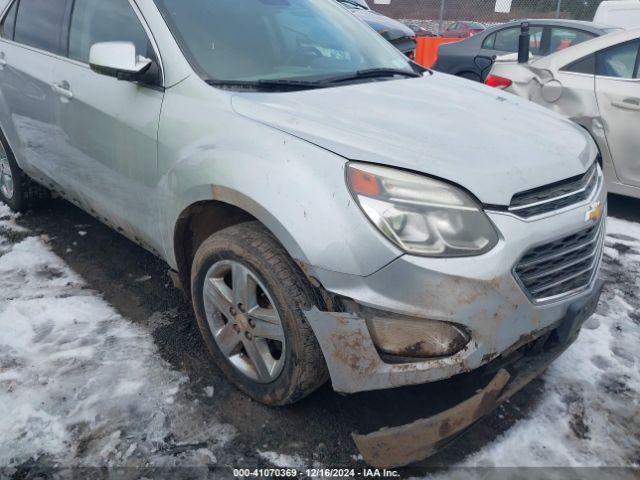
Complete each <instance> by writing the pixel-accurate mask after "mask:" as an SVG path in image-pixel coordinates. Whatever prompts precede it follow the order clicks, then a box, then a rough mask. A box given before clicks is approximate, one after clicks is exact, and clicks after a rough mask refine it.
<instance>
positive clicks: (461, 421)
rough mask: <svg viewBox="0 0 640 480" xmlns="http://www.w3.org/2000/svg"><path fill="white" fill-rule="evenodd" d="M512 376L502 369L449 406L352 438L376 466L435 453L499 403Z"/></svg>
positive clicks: (390, 465) (391, 465) (398, 464)
mask: <svg viewBox="0 0 640 480" xmlns="http://www.w3.org/2000/svg"><path fill="white" fill-rule="evenodd" d="M510 377H511V376H510V375H509V372H507V371H506V370H504V369H502V370H500V371H499V372H498V373H497V374H496V376H495V377H494V378H493V380H491V382H489V384H488V385H487V386H486V387H485V388H483V389H482V390H479V391H478V393H476V394H475V395H474V396H472V397H470V398H468V399H467V400H465V401H464V402H462V403H460V404H458V405H456V406H455V407H452V408H450V409H449V410H445V411H444V412H441V413H439V414H437V415H434V416H433V417H429V418H425V419H421V420H416V421H415V422H413V423H410V424H408V425H403V426H400V427H393V428H385V429H382V430H379V431H377V432H373V433H370V434H369V435H358V434H355V433H354V434H353V435H352V437H353V440H354V441H355V443H356V446H357V447H358V450H360V453H361V454H362V457H363V459H364V461H365V462H367V463H368V464H369V465H372V466H374V467H377V468H394V467H401V466H404V465H408V464H410V463H412V462H416V461H418V460H422V459H424V458H426V457H428V456H430V455H433V454H434V453H435V452H436V451H437V450H438V448H439V445H440V444H441V443H442V442H443V441H444V440H446V439H448V438H451V437H452V436H454V435H456V434H457V433H460V432H461V431H463V430H464V429H466V428H468V427H469V426H471V425H472V424H473V423H474V422H476V421H477V420H478V419H480V418H482V417H483V416H485V415H487V414H488V413H489V412H491V411H492V410H493V409H494V408H495V407H496V406H497V405H498V404H499V403H500V399H501V395H500V394H501V393H502V391H503V390H504V388H505V386H506V385H507V382H508V381H509V378H510ZM504 397H506V396H503V398H504Z"/></svg>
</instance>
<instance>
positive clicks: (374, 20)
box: [351, 10, 415, 41]
mask: <svg viewBox="0 0 640 480" xmlns="http://www.w3.org/2000/svg"><path fill="white" fill-rule="evenodd" d="M351 13H353V14H354V15H355V16H356V17H358V18H359V19H360V20H363V21H365V22H366V23H367V24H369V26H370V27H371V28H373V29H374V30H375V31H376V32H378V33H380V34H382V33H383V32H386V33H385V37H386V38H387V40H389V41H393V40H396V39H398V38H402V37H414V36H415V33H414V32H413V30H411V29H410V28H409V27H407V26H406V25H405V24H404V23H400V22H399V21H397V20H394V19H393V18H389V17H385V16H384V15H381V14H379V13H377V12H374V11H373V10H352V11H351Z"/></svg>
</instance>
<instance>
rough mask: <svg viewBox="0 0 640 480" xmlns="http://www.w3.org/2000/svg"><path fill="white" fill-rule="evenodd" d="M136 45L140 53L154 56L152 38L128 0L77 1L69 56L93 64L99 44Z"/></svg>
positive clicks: (70, 31)
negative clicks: (91, 57)
mask: <svg viewBox="0 0 640 480" xmlns="http://www.w3.org/2000/svg"><path fill="white" fill-rule="evenodd" d="M117 41H124V42H133V44H134V45H135V46H136V53H137V54H138V55H143V56H147V57H150V56H151V55H150V50H151V49H150V48H149V38H148V37H147V34H146V32H145V30H144V28H143V27H142V25H141V24H140V21H139V20H138V17H137V16H136V14H135V12H134V11H133V9H132V8H131V5H130V4H129V2H128V0H108V1H106V0H76V1H75V4H74V7H73V14H72V16H71V28H70V30H69V57H70V58H73V59H74V60H79V61H81V62H85V63H89V50H90V49H91V46H92V45H93V44H94V43H99V42H117Z"/></svg>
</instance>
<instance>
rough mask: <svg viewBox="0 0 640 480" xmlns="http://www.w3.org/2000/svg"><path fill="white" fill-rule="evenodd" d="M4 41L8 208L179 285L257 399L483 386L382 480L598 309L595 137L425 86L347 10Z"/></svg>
mask: <svg viewBox="0 0 640 480" xmlns="http://www.w3.org/2000/svg"><path fill="white" fill-rule="evenodd" d="M0 26H1V33H2V39H0V126H1V129H2V146H3V151H2V155H0V165H2V174H1V179H0V182H1V183H0V186H1V188H0V195H1V197H0V198H1V199H2V200H3V201H4V202H5V203H7V204H9V205H10V206H11V207H13V208H14V209H16V210H24V209H26V208H29V207H30V206H32V205H34V204H36V203H38V201H40V202H41V201H43V199H45V198H47V196H48V194H49V191H54V192H56V193H57V194H59V195H62V196H64V197H65V198H67V199H69V200H70V201H72V202H73V203H75V204H76V205H78V206H80V207H81V208H83V209H84V210H86V211H87V212H90V213H91V214H92V215H94V216H96V217H97V218H99V219H100V220H101V221H103V222H105V223H106V224H108V225H110V226H112V227H113V228H114V229H116V230H117V231H119V232H121V233H122V234H123V235H126V236H127V237H129V238H130V239H132V240H133V241H135V242H137V243H138V244H140V245H142V246H143V247H145V248H146V249H148V250H150V251H151V252H154V253H155V254H156V255H157V256H159V257H160V258H162V259H164V260H166V262H167V263H168V264H169V266H170V268H171V270H172V271H173V272H174V274H173V276H174V278H175V279H176V283H177V284H179V285H181V287H182V288H183V289H184V290H185V291H186V292H187V293H188V295H190V297H191V299H192V301H193V307H194V310H195V315H196V318H197V322H198V325H199V328H200V331H201V333H202V336H203V338H204V340H205V342H206V344H207V346H208V348H209V350H210V352H211V357H212V360H213V361H214V362H215V363H216V364H217V365H218V366H219V368H220V369H221V371H222V372H223V373H224V374H225V375H226V377H227V378H228V379H229V380H230V381H231V382H233V384H235V385H236V386H237V387H238V388H240V389H241V390H242V391H244V392H246V393H247V394H248V395H250V396H251V397H253V398H254V399H256V400H258V401H260V402H263V403H265V404H270V405H283V404H289V403H292V402H295V401H297V400H300V399H301V398H303V397H305V396H306V395H309V394H310V393H311V392H313V391H314V390H316V389H317V388H318V387H320V386H321V385H322V384H324V383H325V382H326V381H327V380H328V379H329V378H330V379H331V382H332V385H333V388H334V389H335V390H336V391H339V392H343V393H353V392H360V391H365V390H376V389H388V388H395V387H400V386H403V385H415V384H421V383H425V382H435V381H437V380H442V379H446V378H450V377H452V376H454V375H458V374H461V373H465V372H470V371H476V372H480V371H481V372H482V374H483V375H487V376H489V377H490V378H489V379H488V383H487V384H486V385H487V386H486V387H485V388H484V389H481V390H480V391H479V392H478V393H477V394H476V395H475V396H473V397H472V398H470V399H469V401H467V402H464V403H462V404H460V405H458V406H456V407H453V408H452V409H451V410H449V411H447V412H443V413H442V414H440V415H439V416H438V417H437V418H436V419H432V420H431V421H430V422H426V423H425V422H422V423H420V422H418V423H412V424H410V425H409V426H408V427H406V428H400V427H397V428H394V429H387V430H381V431H380V432H373V433H371V434H369V435H361V436H356V437H355V440H356V443H357V444H358V446H359V448H360V449H361V450H362V452H363V456H364V458H365V460H367V461H368V462H369V463H371V464H374V465H381V466H382V465H384V466H390V465H400V464H406V463H408V462H411V461H413V460H416V459H418V458H420V457H423V456H426V455H428V454H429V453H432V452H433V451H434V449H435V448H436V447H437V446H438V445H442V444H443V441H444V440H445V439H448V438H451V437H453V436H455V435H456V434H457V433H459V432H460V431H461V430H462V429H464V428H465V427H467V426H469V425H470V424H471V423H473V422H474V421H476V420H477V419H478V418H480V417H481V416H482V415H484V414H486V413H487V412H489V411H490V410H491V409H492V408H495V407H496V406H497V405H498V404H499V403H500V402H502V401H504V400H505V399H507V398H509V396H510V395H512V394H513V393H515V392H516V391H518V389H519V388H521V387H522V386H524V385H526V383H527V382H529V381H530V380H531V379H533V378H534V377H535V376H536V375H538V374H539V373H540V372H541V371H543V370H544V368H546V366H547V365H548V363H549V362H550V361H551V360H552V359H553V358H555V357H556V356H557V355H559V354H560V353H561V352H562V351H563V350H564V349H565V348H566V347H567V346H568V345H569V344H570V343H571V342H572V341H573V340H574V339H575V336H576V335H577V332H578V331H579V329H580V327H581V325H582V322H583V321H584V320H585V319H586V318H587V317H589V316H590V315H591V314H592V312H593V311H594V309H595V306H596V304H597V301H598V298H599V295H600V292H601V288H602V287H601V282H600V281H599V280H598V269H599V266H600V260H601V254H602V248H603V239H604V231H605V217H604V213H605V209H606V195H605V191H604V189H603V181H602V172H601V170H600V167H599V165H598V163H597V161H596V159H597V157H598V155H599V152H598V149H597V147H596V144H595V143H594V142H593V140H592V139H591V137H590V136H589V135H588V134H587V133H586V132H585V131H584V130H583V129H581V128H579V127H577V126H576V125H575V124H573V123H572V122H570V121H569V120H565V119H564V118H562V117H560V116H558V115H556V114H554V113H552V112H550V111H548V110H547V109H544V108H541V107H538V106H536V105H534V104H531V103H530V102H527V101H524V100H520V99H518V98H516V97H513V96H505V94H504V93H503V92H500V91H497V90H494V89H490V88H488V87H486V86H484V85H481V84H472V83H470V82H467V81H464V80H462V79H455V78H453V79H452V78H451V77H450V76H447V75H441V74H438V73H431V72H429V71H424V70H422V69H420V68H419V67H417V66H416V65H415V64H413V63H411V62H410V61H409V60H408V59H407V58H406V57H405V56H404V55H402V54H401V53H400V52H398V51H397V50H396V49H395V48H393V47H392V46H391V45H389V43H388V42H386V41H385V40H384V39H382V37H380V36H379V35H377V34H376V33H375V32H374V31H373V30H371V29H370V28H368V27H367V26H366V25H363V24H362V22H360V21H359V20H357V19H356V18H355V17H354V16H353V15H351V14H350V13H349V12H348V11H347V10H345V9H344V8H342V7H341V6H339V5H338V4H337V3H334V2H328V1H326V0H287V1H286V2H281V1H273V0H270V1H264V0H244V1H242V2H238V1H237V0H155V1H154V0H135V1H134V0H111V1H109V2H106V1H104V0H75V1H71V0H13V1H12V2H11V3H10V4H9V5H8V6H7V7H6V8H5V9H4V11H3V13H2V20H1V23H0ZM240 26H242V29H241V31H243V32H247V35H242V36H240V37H238V35H237V32H238V31H239V27H240ZM451 99H455V102H452V101H451ZM487 118H490V121H487ZM482 378H484V377H482ZM416 429H418V430H420V432H418V435H417V436H416ZM407 442H409V443H410V446H411V448H407V447H406V446H407V444H408V443H407Z"/></svg>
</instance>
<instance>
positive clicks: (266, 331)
mask: <svg viewBox="0 0 640 480" xmlns="http://www.w3.org/2000/svg"><path fill="white" fill-rule="evenodd" d="M203 298H204V310H205V314H206V316H207V323H208V325H209V329H210V330H211V333H212V334H213V338H214V339H215V341H216V344H217V345H218V348H219V349H220V351H221V352H222V354H223V355H224V356H225V357H226V358H227V360H228V361H229V363H231V365H233V366H234V368H235V369H236V370H238V371H239V372H240V373H242V374H243V375H245V376H246V377H248V378H250V379H251V380H253V381H255V382H258V383H270V382H272V381H274V380H275V379H276V378H278V376H279V375H280V372H282V368H283V366H284V362H285V358H286V353H287V352H286V341H285V336H284V329H283V328H282V322H281V321H280V315H279V314H278V311H277V310H276V308H275V303H274V302H273V299H272V296H271V294H270V293H269V292H268V290H267V289H266V288H265V287H264V285H263V284H262V283H261V282H260V280H258V279H257V278H256V276H255V275H254V274H253V273H252V272H251V270H249V269H248V268H247V267H245V266H243V265H242V264H240V263H238V262H235V261H233V260H223V261H220V262H217V263H215V264H214V265H213V266H212V267H211V268H210V269H209V271H208V272H207V274H206V276H205V280H204V287H203Z"/></svg>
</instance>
